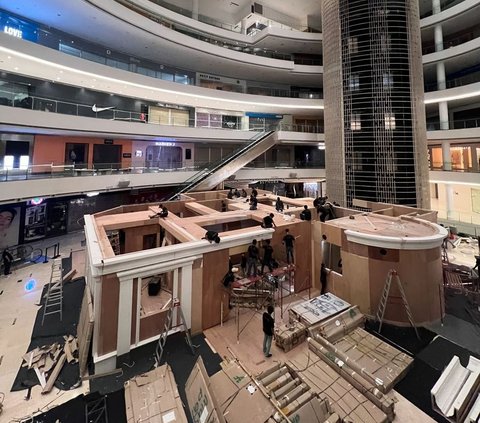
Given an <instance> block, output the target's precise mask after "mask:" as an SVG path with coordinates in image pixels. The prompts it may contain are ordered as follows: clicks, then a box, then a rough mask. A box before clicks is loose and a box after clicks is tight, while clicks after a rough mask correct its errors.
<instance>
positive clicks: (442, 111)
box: [438, 101, 450, 129]
mask: <svg viewBox="0 0 480 423" xmlns="http://www.w3.org/2000/svg"><path fill="white" fill-rule="evenodd" d="M438 114H439V115H440V129H450V126H449V123H448V104H447V102H446V101H441V102H440V103H438Z"/></svg>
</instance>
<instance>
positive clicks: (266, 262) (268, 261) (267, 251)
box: [260, 239, 273, 275]
mask: <svg viewBox="0 0 480 423" xmlns="http://www.w3.org/2000/svg"><path fill="white" fill-rule="evenodd" d="M272 262H273V247H272V246H271V245H270V240H269V239H267V240H265V243H264V245H263V260H262V269H261V272H260V274H262V275H263V269H264V268H265V266H267V267H268V269H269V270H270V272H272V271H273V266H272Z"/></svg>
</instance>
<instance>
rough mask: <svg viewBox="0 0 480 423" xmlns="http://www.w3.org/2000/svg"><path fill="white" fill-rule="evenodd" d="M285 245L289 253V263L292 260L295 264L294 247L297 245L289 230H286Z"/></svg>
mask: <svg viewBox="0 0 480 423" xmlns="http://www.w3.org/2000/svg"><path fill="white" fill-rule="evenodd" d="M283 244H285V249H286V252H287V263H288V264H290V259H291V260H292V263H294V259H293V246H294V244H295V237H294V236H293V235H292V234H291V233H290V231H289V230H288V229H285V236H284V237H283Z"/></svg>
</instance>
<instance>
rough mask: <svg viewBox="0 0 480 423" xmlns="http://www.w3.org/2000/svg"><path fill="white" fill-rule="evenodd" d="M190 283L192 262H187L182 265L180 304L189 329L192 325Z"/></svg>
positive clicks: (191, 282)
mask: <svg viewBox="0 0 480 423" xmlns="http://www.w3.org/2000/svg"><path fill="white" fill-rule="evenodd" d="M192 284H193V281H192V264H187V265H186V266H183V267H182V282H181V287H182V298H181V302H180V304H181V306H182V311H183V315H184V316H185V323H186V324H187V327H188V328H189V329H190V328H191V327H192Z"/></svg>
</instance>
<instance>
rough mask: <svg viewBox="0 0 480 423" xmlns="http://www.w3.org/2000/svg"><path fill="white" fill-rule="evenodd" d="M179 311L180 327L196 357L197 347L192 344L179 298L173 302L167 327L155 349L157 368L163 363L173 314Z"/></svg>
mask: <svg viewBox="0 0 480 423" xmlns="http://www.w3.org/2000/svg"><path fill="white" fill-rule="evenodd" d="M175 310H177V311H178V317H179V318H180V325H179V326H180V327H181V328H182V331H183V332H185V341H186V342H187V345H188V346H189V348H190V350H191V351H192V354H193V355H195V345H193V343H192V338H191V337H190V330H189V329H188V327H187V323H186V322H185V316H184V314H183V311H182V307H180V301H179V300H178V298H175V299H174V300H173V304H172V307H170V309H169V310H168V313H167V317H166V319H165V325H164V327H163V332H162V333H161V335H160V338H159V339H158V344H157V347H156V348H155V365H156V367H158V366H160V363H161V361H162V356H163V352H164V350H165V344H166V342H167V337H168V332H169V331H170V329H171V328H172V320H173V313H174V311H175Z"/></svg>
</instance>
